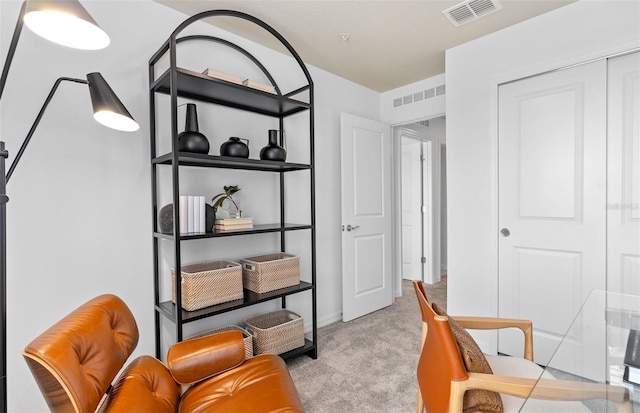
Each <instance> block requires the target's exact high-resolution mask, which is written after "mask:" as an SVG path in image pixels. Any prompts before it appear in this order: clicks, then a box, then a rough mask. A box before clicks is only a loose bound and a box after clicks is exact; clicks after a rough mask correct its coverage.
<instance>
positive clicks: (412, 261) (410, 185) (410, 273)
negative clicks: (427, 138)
mask: <svg viewBox="0 0 640 413" xmlns="http://www.w3.org/2000/svg"><path fill="white" fill-rule="evenodd" d="M401 145H402V217H401V219H402V278H403V279H405V280H419V281H422V280H423V263H422V257H423V256H424V255H423V245H422V205H423V204H422V163H423V154H422V142H421V141H419V140H416V139H413V138H409V137H406V136H402V138H401Z"/></svg>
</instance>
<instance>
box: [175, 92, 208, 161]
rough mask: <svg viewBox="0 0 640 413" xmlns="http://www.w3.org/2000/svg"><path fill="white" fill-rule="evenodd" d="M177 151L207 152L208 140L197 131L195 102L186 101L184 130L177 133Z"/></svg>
mask: <svg viewBox="0 0 640 413" xmlns="http://www.w3.org/2000/svg"><path fill="white" fill-rule="evenodd" d="M178 151H180V152H194V153H204V154H207V153H209V141H208V140H207V137H206V136H204V135H203V134H201V133H200V132H199V131H198V113H197V112H196V105H195V103H187V120H186V122H185V125H184V132H182V133H180V134H179V135H178Z"/></svg>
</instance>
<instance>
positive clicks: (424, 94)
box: [393, 85, 446, 108]
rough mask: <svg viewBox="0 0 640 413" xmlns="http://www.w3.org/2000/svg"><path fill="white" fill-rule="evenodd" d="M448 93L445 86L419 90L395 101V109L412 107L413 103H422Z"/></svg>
mask: <svg viewBox="0 0 640 413" xmlns="http://www.w3.org/2000/svg"><path fill="white" fill-rule="evenodd" d="M445 92H446V89H445V85H440V86H436V87H434V88H431V89H426V90H418V91H416V92H413V93H411V94H409V95H405V96H401V97H397V98H394V99H393V107H394V108H399V107H401V106H406V105H410V104H412V103H416V102H421V101H423V100H427V99H431V98H434V97H436V96H441V95H444V94H445Z"/></svg>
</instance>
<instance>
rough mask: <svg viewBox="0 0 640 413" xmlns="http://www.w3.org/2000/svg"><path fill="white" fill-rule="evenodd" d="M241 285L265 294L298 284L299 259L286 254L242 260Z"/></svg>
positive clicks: (280, 253)
mask: <svg viewBox="0 0 640 413" xmlns="http://www.w3.org/2000/svg"><path fill="white" fill-rule="evenodd" d="M240 264H242V284H243V285H244V288H246V289H247V290H251V291H253V292H256V293H266V292H269V291H273V290H279V289H281V288H286V287H291V286H294V285H298V284H300V259H299V258H298V257H297V256H295V255H293V254H287V253H286V252H278V253H275V254H267V255H259V256H257V257H249V258H243V259H241V260H240Z"/></svg>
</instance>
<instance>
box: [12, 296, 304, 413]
mask: <svg viewBox="0 0 640 413" xmlns="http://www.w3.org/2000/svg"><path fill="white" fill-rule="evenodd" d="M137 343H138V327H137V325H136V322H135V320H134V318H133V314H132V313H131V311H130V310H129V308H128V307H127V306H126V304H125V303H124V302H123V301H122V300H121V299H120V298H118V297H116V296H114V295H110V294H106V295H101V296H99V297H96V298H94V299H92V300H90V301H89V302H87V303H85V304H84V305H82V306H80V307H79V308H77V309H76V310H74V311H72V312H71V313H70V314H69V315H67V316H66V317H64V318H63V319H62V320H60V321H59V322H57V323H56V324H55V325H53V326H52V327H50V328H49V329H48V330H47V331H45V332H44V333H42V334H41V335H40V336H38V337H37V338H36V339H34V340H33V341H32V342H31V343H30V344H29V345H27V347H26V348H25V349H24V351H23V356H24V358H25V360H26V361H27V364H28V366H29V368H30V369H31V372H32V374H33V376H34V377H35V379H36V381H37V383H38V386H39V387H40V390H41V392H42V394H43V395H44V398H45V400H46V401H47V404H48V405H49V408H50V409H51V411H53V412H78V413H85V412H94V411H99V412H136V413H144V412H153V413H162V412H252V413H253V412H276V411H277V412H292V413H295V412H304V409H303V407H302V403H301V402H300V398H299V397H298V393H297V390H296V388H295V385H294V384H293V381H292V380H291V376H290V375H289V371H288V370H287V366H286V364H285V363H284V361H283V360H282V359H281V358H280V357H278V356H275V355H266V354H265V355H260V356H256V357H254V358H251V359H249V360H246V361H245V360H244V345H243V341H242V334H241V333H240V331H227V332H223V333H218V334H213V335H209V336H206V337H202V338H198V339H193V340H188V341H183V342H180V343H177V344H175V345H173V346H172V347H171V348H170V349H169V351H168V353H167V365H166V366H165V365H164V364H163V363H162V362H160V361H159V360H157V359H155V358H153V357H150V356H140V357H138V358H136V359H135V360H133V361H132V362H131V363H130V364H129V365H128V366H127V367H126V368H125V369H124V370H123V371H122V373H121V374H120V375H119V377H118V378H117V380H116V381H115V383H114V384H113V386H112V382H113V380H114V378H115V377H116V375H117V374H118V372H119V371H120V369H121V368H122V366H123V365H124V363H125V362H126V361H127V359H128V358H129V356H130V355H131V353H132V352H133V350H134V348H135V347H136V345H137ZM183 386H185V387H187V390H186V391H185V392H184V393H183V392H182V388H183Z"/></svg>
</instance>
